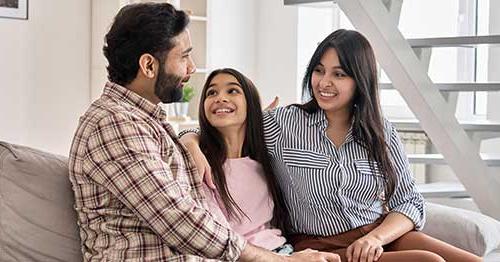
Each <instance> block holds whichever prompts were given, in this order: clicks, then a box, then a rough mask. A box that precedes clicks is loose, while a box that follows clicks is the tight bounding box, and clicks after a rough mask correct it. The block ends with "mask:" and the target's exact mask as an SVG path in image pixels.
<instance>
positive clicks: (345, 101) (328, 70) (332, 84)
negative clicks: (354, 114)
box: [311, 48, 356, 112]
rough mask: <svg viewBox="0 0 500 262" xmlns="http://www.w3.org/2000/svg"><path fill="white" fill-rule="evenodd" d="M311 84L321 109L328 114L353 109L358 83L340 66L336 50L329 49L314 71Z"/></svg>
mask: <svg viewBox="0 0 500 262" xmlns="http://www.w3.org/2000/svg"><path fill="white" fill-rule="evenodd" d="M311 84H312V89H313V95H314V97H315V98H316V101H318V105H319V107H320V108H321V109H323V110H325V111H326V112H337V111H345V110H348V111H350V109H351V108H352V101H353V98H354V94H355V91H356V83H355V82H354V79H353V78H352V77H350V76H348V75H347V74H346V73H345V72H344V70H343V69H342V67H341V66H340V61H339V57H338V55H337V51H336V50H335V49H334V48H329V49H327V51H326V52H325V53H324V54H323V56H322V57H321V60H320V63H319V64H318V65H317V66H316V67H315V68H314V70H313V73H312V77H311Z"/></svg>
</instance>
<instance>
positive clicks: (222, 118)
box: [203, 73, 247, 130]
mask: <svg viewBox="0 0 500 262" xmlns="http://www.w3.org/2000/svg"><path fill="white" fill-rule="evenodd" d="M205 95H206V98H205V101H204V103H203V107H204V109H205V116H206V118H207V120H208V122H209V123H210V124H211V125H212V126H213V127H215V128H217V129H218V130H220V129H223V128H227V127H236V128H241V127H243V126H244V125H245V121H246V116H247V102H246V98H245V93H243V89H242V88H241V84H240V83H239V82H238V80H236V78H235V77H234V76H232V75H230V74H224V73H221V74H218V75H216V76H215V77H214V78H212V81H211V82H210V85H209V87H208V88H207V90H206V93H205Z"/></svg>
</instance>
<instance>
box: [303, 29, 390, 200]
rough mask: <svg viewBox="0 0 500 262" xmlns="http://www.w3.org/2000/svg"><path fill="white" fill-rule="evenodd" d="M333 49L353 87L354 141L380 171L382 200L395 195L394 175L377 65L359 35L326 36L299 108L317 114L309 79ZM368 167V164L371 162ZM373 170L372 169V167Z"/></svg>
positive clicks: (340, 32)
mask: <svg viewBox="0 0 500 262" xmlns="http://www.w3.org/2000/svg"><path fill="white" fill-rule="evenodd" d="M330 48H334V49H335V50H336V51H337V54H338V56H339V61H340V66H341V67H342V69H343V70H344V71H345V73H346V74H347V75H348V76H350V77H352V78H353V79H354V81H355V83H356V91H355V94H354V98H353V99H354V100H353V103H352V104H353V108H352V110H351V112H353V117H354V123H353V127H352V132H353V137H354V140H355V141H356V142H357V143H359V144H360V145H362V146H363V147H365V148H366V150H367V151H368V159H369V160H374V161H376V162H377V163H378V168H379V171H380V172H381V173H382V174H384V176H385V178H386V185H385V187H386V191H385V200H384V201H387V200H388V199H390V196H392V194H393V193H394V188H395V183H396V171H395V169H394V166H393V164H392V162H391V160H390V157H389V152H388V150H389V146H388V144H389V142H390V141H386V138H385V136H384V122H383V119H382V113H381V109H380V101H379V93H378V80H377V64H376V60H375V54H374V52H373V49H372V47H371V45H370V43H369V42H368V40H367V39H366V38H365V37H364V36H363V35H362V34H360V33H359V32H356V31H352V30H344V29H339V30H337V31H335V32H333V33H331V34H330V35H329V36H327V37H326V38H325V39H324V40H323V41H322V42H321V43H320V44H319V45H318V47H317V48H316V51H315V52H314V54H313V56H312V58H311V61H309V65H308V67H307V70H306V73H305V76H304V79H303V81H302V88H303V95H305V94H307V93H306V92H309V95H310V97H311V100H310V101H309V102H307V103H305V104H302V105H298V106H299V107H300V108H302V109H303V110H305V111H306V112H308V113H314V112H316V111H318V110H320V107H319V105H318V102H317V101H316V98H315V97H314V94H313V90H312V85H311V78H312V74H313V71H314V68H315V67H316V66H317V65H318V64H319V63H320V60H321V57H322V56H323V54H324V53H325V52H326V51H327V50H328V49H330ZM370 163H371V161H370ZM371 168H372V170H373V169H374V168H375V167H374V166H371Z"/></svg>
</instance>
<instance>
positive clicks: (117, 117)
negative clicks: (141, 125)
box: [81, 97, 140, 126]
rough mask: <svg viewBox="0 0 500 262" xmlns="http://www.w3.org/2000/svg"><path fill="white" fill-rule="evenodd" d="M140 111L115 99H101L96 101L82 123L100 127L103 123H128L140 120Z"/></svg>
mask: <svg viewBox="0 0 500 262" xmlns="http://www.w3.org/2000/svg"><path fill="white" fill-rule="evenodd" d="M138 118H140V116H139V115H138V111H137V110H136V109H135V108H134V107H133V106H131V105H127V104H123V103H119V102H117V101H114V100H113V99H110V98H106V97H100V98H99V99H97V100H96V101H94V102H93V103H92V104H91V105H90V107H89V109H88V110H87V111H86V112H85V114H84V115H83V116H82V117H81V121H82V122H86V123H88V124H90V125H92V126H98V125H99V124H100V123H102V122H110V121H126V120H134V119H138Z"/></svg>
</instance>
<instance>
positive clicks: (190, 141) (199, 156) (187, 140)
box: [180, 133, 216, 189]
mask: <svg viewBox="0 0 500 262" xmlns="http://www.w3.org/2000/svg"><path fill="white" fill-rule="evenodd" d="M180 141H181V143H182V144H183V145H184V146H185V147H186V149H187V150H188V151H189V153H190V154H191V156H192V157H193V161H194V164H195V166H196V169H198V173H199V174H200V176H201V179H202V180H204V181H205V183H206V184H207V186H208V187H210V188H212V189H215V188H216V187H215V184H214V182H213V178H212V169H211V168H210V164H209V163H208V160H207V158H206V157H205V155H204V154H203V152H202V151H201V149H200V142H199V136H198V135H197V134H195V133H188V134H185V135H183V136H182V137H181V138H180Z"/></svg>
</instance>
